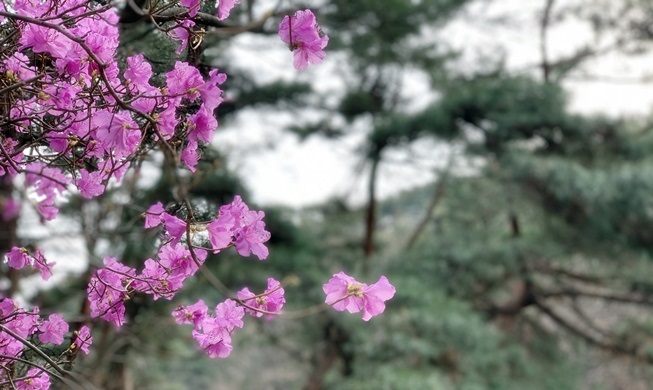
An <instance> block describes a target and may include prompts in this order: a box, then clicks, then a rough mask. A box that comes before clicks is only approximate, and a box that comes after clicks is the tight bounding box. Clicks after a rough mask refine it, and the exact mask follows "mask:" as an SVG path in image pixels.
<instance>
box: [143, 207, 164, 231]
mask: <svg viewBox="0 0 653 390" xmlns="http://www.w3.org/2000/svg"><path fill="white" fill-rule="evenodd" d="M164 212H165V209H164V208H163V204H161V202H156V203H155V204H153V205H152V206H150V208H148V209H147V211H146V212H145V213H144V216H145V228H146V229H147V228H152V227H156V226H159V225H161V224H162V223H163V220H162V219H161V217H162V215H163V213H164Z"/></svg>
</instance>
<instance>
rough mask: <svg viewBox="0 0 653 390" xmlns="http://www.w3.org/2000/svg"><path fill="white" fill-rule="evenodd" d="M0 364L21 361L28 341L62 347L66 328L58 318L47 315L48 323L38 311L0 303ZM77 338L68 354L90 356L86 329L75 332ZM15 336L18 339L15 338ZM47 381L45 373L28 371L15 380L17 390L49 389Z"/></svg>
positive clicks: (6, 302)
mask: <svg viewBox="0 0 653 390" xmlns="http://www.w3.org/2000/svg"><path fill="white" fill-rule="evenodd" d="M0 326H1V327H2V331H0V356H2V357H0V364H3V365H5V364H9V363H12V362H13V360H14V359H15V358H20V357H21V356H22V355H23V353H24V352H26V351H27V350H28V349H29V348H28V346H27V345H26V344H25V343H26V341H25V340H28V339H33V340H38V341H39V342H41V343H43V344H54V345H62V344H64V342H65V339H66V335H67V334H68V332H69V326H68V323H67V322H66V321H64V319H63V317H62V316H61V315H60V314H57V313H54V314H50V315H49V316H48V317H47V319H45V318H43V317H42V316H41V315H40V314H39V309H38V308H33V309H32V310H25V309H22V308H21V307H20V306H19V305H18V304H17V303H16V302H15V301H14V300H12V299H10V298H3V299H1V300H0ZM75 335H76V338H74V337H73V338H74V340H71V343H70V345H69V347H68V348H69V350H70V351H73V350H78V349H79V350H82V352H84V353H85V354H88V353H89V347H90V346H91V344H92V342H93V338H92V337H91V334H90V329H89V328H88V326H82V327H81V329H80V330H79V331H78V332H75ZM16 336H18V337H16ZM49 387H50V378H49V376H48V375H47V373H45V372H43V370H40V369H38V368H34V369H31V370H29V371H28V372H27V374H26V375H25V376H24V377H22V378H19V379H17V380H16V388H18V389H48V388H49Z"/></svg>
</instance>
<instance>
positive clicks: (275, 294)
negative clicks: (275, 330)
mask: <svg viewBox="0 0 653 390" xmlns="http://www.w3.org/2000/svg"><path fill="white" fill-rule="evenodd" d="M284 293H285V291H284V289H283V287H281V283H279V281H277V280H275V279H273V278H268V288H267V289H266V290H265V292H264V293H262V294H259V295H255V294H254V293H253V292H251V291H249V288H247V287H245V288H243V289H242V290H240V291H239V292H238V294H237V296H238V299H239V300H240V301H241V302H242V303H244V304H245V305H247V306H245V311H247V312H248V313H249V314H251V315H253V316H254V317H261V316H262V315H263V314H267V317H266V318H270V317H271V314H279V312H280V311H281V309H282V308H283V305H284V304H285V303H286V298H284V296H283V294H284ZM264 312H267V313H264Z"/></svg>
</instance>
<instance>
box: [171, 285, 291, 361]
mask: <svg viewBox="0 0 653 390" xmlns="http://www.w3.org/2000/svg"><path fill="white" fill-rule="evenodd" d="M237 295H238V298H237V299H235V300H234V299H226V300H225V301H224V302H221V303H219V304H218V305H217V306H216V307H215V315H209V314H208V307H207V306H206V304H204V301H202V300H199V301H198V302H197V303H195V304H193V305H190V306H179V307H178V308H177V309H176V310H174V311H173V312H172V316H173V317H174V318H175V321H176V322H177V324H180V325H181V324H192V325H193V327H194V329H193V333H192V334H193V338H194V339H195V340H196V341H197V342H198V344H199V346H200V348H202V349H203V350H204V352H205V353H206V354H207V355H208V356H209V357H212V358H215V357H220V358H226V357H228V356H229V355H230V354H231V351H232V350H233V346H232V344H231V337H232V335H233V333H234V330H235V329H236V328H241V329H242V327H243V317H244V316H245V312H247V313H249V314H251V315H253V316H255V317H260V316H261V315H263V314H266V315H268V316H273V315H277V314H279V312H280V311H281V309H282V308H283V305H284V303H285V302H286V300H285V298H284V296H283V295H284V290H283V288H282V287H281V283H279V281H277V280H275V279H272V278H269V279H268V288H267V289H266V290H265V292H263V293H262V294H258V295H255V294H254V293H252V292H250V291H249V289H248V288H247V287H245V288H243V289H242V290H241V291H239V292H238V294H237Z"/></svg>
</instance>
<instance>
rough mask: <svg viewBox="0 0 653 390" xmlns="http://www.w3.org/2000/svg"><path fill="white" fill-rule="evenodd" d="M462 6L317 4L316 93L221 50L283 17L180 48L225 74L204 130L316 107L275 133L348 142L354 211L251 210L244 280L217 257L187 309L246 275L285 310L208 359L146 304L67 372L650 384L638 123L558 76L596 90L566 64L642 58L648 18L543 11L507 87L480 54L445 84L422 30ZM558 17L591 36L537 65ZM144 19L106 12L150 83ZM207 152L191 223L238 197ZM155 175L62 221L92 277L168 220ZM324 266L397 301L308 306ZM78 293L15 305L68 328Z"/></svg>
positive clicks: (165, 63) (396, 382) (343, 385)
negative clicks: (357, 140) (150, 212)
mask: <svg viewBox="0 0 653 390" xmlns="http://www.w3.org/2000/svg"><path fill="white" fill-rule="evenodd" d="M131 3H132V2H130V4H131ZM145 3H146V2H144V1H139V0H136V1H134V2H133V4H134V5H135V6H139V7H144V6H146V4H145ZM477 3H479V1H471V0H430V1H429V0H421V1H419V0H418V1H410V0H391V1H378V0H377V1H371V0H370V1H368V0H359V1H346V0H331V1H328V2H324V4H323V5H322V6H321V7H318V8H317V9H316V13H317V14H318V17H319V18H320V20H321V24H322V26H323V28H324V29H325V31H326V32H327V33H328V35H329V37H330V42H329V46H328V48H327V49H328V53H329V54H328V55H329V56H333V57H334V58H335V60H334V61H337V67H338V74H337V75H334V76H333V77H336V78H340V79H342V85H344V86H345V89H344V90H342V91H340V93H339V94H336V95H335V96H325V95H324V94H323V93H321V92H320V89H319V88H315V84H314V83H308V82H303V81H293V80H290V81H289V79H288V78H280V79H279V80H274V81H266V82H261V81H260V80H259V79H258V78H257V75H255V74H251V73H250V72H248V71H247V70H245V69H243V68H241V67H239V65H238V64H237V63H229V62H228V58H226V57H225V56H224V55H223V53H225V52H226V51H227V50H228V49H229V47H230V45H233V44H234V43H233V42H234V39H233V38H234V37H236V36H240V35H241V34H251V35H259V36H270V35H274V34H275V28H276V25H275V23H276V21H277V19H275V17H279V16H281V15H284V14H285V13H288V12H290V11H289V10H291V9H297V8H301V7H302V6H303V5H304V4H302V3H300V2H294V1H287V2H281V5H280V6H278V5H276V4H268V3H265V2H257V1H255V0H243V4H242V5H241V6H240V7H237V8H235V9H234V11H233V12H234V13H235V18H234V20H238V21H239V22H240V24H239V25H227V24H224V25H219V26H216V29H214V30H210V31H209V32H208V33H207V34H206V35H203V36H202V35H201V34H199V35H198V36H202V39H201V40H199V41H198V42H197V45H192V47H191V48H189V49H187V51H185V52H183V53H182V54H181V58H184V59H186V60H189V61H191V62H193V63H194V64H197V65H200V66H201V65H202V64H206V65H207V69H208V65H210V64H223V63H226V64H227V66H226V67H225V69H221V70H223V71H226V72H227V73H228V75H229V81H228V82H227V85H226V86H225V90H227V91H228V96H229V101H228V102H226V103H225V104H223V105H222V106H220V109H219V112H218V118H219V120H220V121H221V126H225V125H228V124H229V121H230V119H231V118H233V117H234V116H236V115H238V113H239V112H241V111H242V110H244V109H246V108H248V107H268V108H270V107H271V108H273V109H275V110H291V111H301V110H311V112H313V113H316V115H313V116H312V117H310V118H307V117H302V116H299V120H298V121H297V123H295V125H294V126H292V127H291V128H289V130H290V131H292V132H293V133H294V134H296V135H298V136H299V137H301V138H308V137H313V136H317V137H322V138H325V139H329V140H331V142H334V143H337V142H339V140H340V138H341V137H343V136H345V135H347V133H348V132H349V131H350V130H349V129H352V128H356V129H362V130H361V131H362V132H364V137H362V139H363V140H364V141H363V143H362V144H361V145H360V148H359V154H360V159H361V161H362V162H363V163H364V166H365V168H366V171H365V172H366V175H367V178H366V182H367V185H366V188H367V198H366V204H365V205H364V206H362V207H354V206H350V205H348V204H347V202H345V201H344V200H339V199H334V200H332V201H329V202H326V203H325V204H322V205H317V206H314V207H311V208H307V209H303V210H293V209H284V208H277V209H269V210H266V213H267V220H268V227H269V230H270V231H271V233H272V241H271V250H270V253H271V255H270V258H269V259H268V260H267V261H266V262H265V263H262V264H260V265H259V267H258V269H260V273H259V274H255V275H252V268H251V267H245V266H242V263H241V262H242V260H238V259H237V258H236V257H235V256H233V257H232V258H230V257H229V256H220V258H219V259H218V258H209V259H208V260H207V262H206V264H207V265H209V266H210V267H211V270H212V271H213V273H214V274H215V275H218V276H219V278H220V281H219V283H220V284H219V285H218V286H217V287H218V288H214V287H216V281H215V280H202V279H201V278H200V280H198V281H196V282H195V284H194V285H192V286H191V288H190V289H189V291H188V292H186V294H187V299H188V302H192V301H194V300H196V299H197V298H207V296H209V295H211V294H213V295H215V297H216V299H217V297H218V296H219V295H224V294H226V293H227V292H228V291H229V290H234V289H237V288H238V287H239V286H241V285H242V283H243V281H244V280H245V279H246V278H249V279H251V278H252V277H254V278H258V280H259V282H260V283H261V285H263V284H264V283H265V278H266V277H267V276H269V275H275V276H278V277H279V278H280V279H281V278H284V277H285V283H286V285H287V288H286V291H287V296H288V301H289V302H288V314H287V315H286V316H285V317H283V316H282V317H281V318H278V319H275V320H274V321H270V322H257V323H256V325H255V326H252V327H250V328H249V329H250V330H247V329H246V330H244V331H243V333H241V334H240V335H239V337H238V339H237V340H235V345H236V348H235V350H234V353H233V355H232V357H231V358H230V359H229V360H227V361H219V362H216V361H213V360H209V359H206V358H205V357H204V356H202V355H201V354H199V353H196V351H195V350H194V349H193V344H192V343H191V342H189V341H188V340H184V339H183V338H184V337H188V336H184V335H183V331H182V330H180V329H178V327H177V326H175V325H174V323H173V321H172V317H171V316H170V311H171V310H172V309H173V308H171V307H170V306H169V305H168V304H167V302H160V301H157V302H152V301H150V300H139V299H134V300H133V301H131V302H130V304H129V306H128V311H129V313H128V315H129V317H130V323H129V325H128V327H126V328H125V329H122V330H121V332H115V331H114V330H113V329H112V327H111V326H109V325H107V324H101V325H98V326H97V328H96V333H97V335H96V337H97V339H96V340H98V341H97V344H96V346H95V350H96V353H95V355H92V356H91V357H89V359H88V360H86V361H82V362H81V363H82V364H80V367H79V369H80V370H82V371H83V372H84V373H86V374H87V375H88V376H89V377H90V378H92V380H93V382H94V383H95V384H96V385H97V386H98V387H100V388H107V389H131V388H136V389H186V388H188V389H194V388H206V389H209V388H216V389H217V388H220V389H225V388H226V389H230V388H234V389H236V388H241V389H263V388H279V389H288V388H297V389H311V390H312V389H513V388H514V389H523V388H529V389H566V388H588V389H589V388H592V389H593V388H600V387H599V385H602V386H604V387H605V388H606V389H612V388H629V389H630V388H632V389H635V388H646V387H647V383H649V382H652V379H653V378H652V376H653V373H652V372H651V370H650V368H649V367H650V364H651V362H652V361H653V345H652V344H651V337H652V336H653V322H652V317H651V307H652V306H653V277H652V276H651V275H652V271H653V269H652V268H653V267H652V264H653V263H652V262H653V253H652V252H651V248H653V212H652V211H651V210H652V209H651V207H652V205H653V198H652V195H651V190H653V170H652V168H651V167H652V165H651V163H652V161H651V153H650V150H652V148H653V136H652V134H651V131H650V129H651V124H650V123H649V119H646V118H644V119H612V118H607V117H601V116H587V115H579V114H574V113H572V112H570V111H569V108H568V95H567V92H566V87H565V82H566V81H567V80H569V79H572V78H593V77H599V76H598V75H596V74H594V73H593V72H592V71H591V70H592V69H591V67H588V65H587V64H588V63H589V61H591V60H592V59H594V58H596V57H597V56H601V55H604V54H606V53H608V52H610V53H623V54H624V55H641V54H642V53H646V52H647V51H648V50H649V46H650V44H651V39H652V38H653V35H652V33H651V26H652V25H653V23H651V22H652V21H653V5H651V4H649V3H648V2H646V1H629V0H620V1H612V0H603V1H601V0H583V1H576V2H566V1H562V0H560V1H554V0H544V1H542V4H541V9H540V10H539V11H538V15H537V22H538V26H537V28H538V29H539V36H540V42H539V43H537V45H539V51H540V54H541V61H540V62H539V63H537V64H535V65H534V66H533V67H532V68H530V69H528V70H526V71H519V72H517V71H514V70H513V69H509V68H508V67H507V66H505V63H504V61H503V59H502V58H501V57H500V55H498V56H497V58H494V59H493V61H488V62H487V63H483V64H475V66H473V67H471V68H465V69H461V68H458V67H457V66H456V64H459V62H458V58H459V57H458V54H459V53H456V52H455V51H453V50H451V49H450V48H449V47H447V46H446V45H444V44H443V43H442V42H441V41H440V35H439V32H440V31H441V28H442V27H444V26H445V25H446V24H447V23H448V22H449V21H451V20H452V18H454V17H455V16H456V15H458V14H459V13H460V12H464V10H465V7H467V6H469V5H470V4H471V5H474V4H477ZM480 3H483V2H482V1H481V2H480ZM207 6H208V5H207ZM275 6H276V7H275ZM273 16H274V17H273ZM572 18H574V19H575V20H578V21H579V22H581V23H586V24H587V25H589V26H590V27H591V29H593V31H594V32H595V34H596V35H595V38H596V39H594V40H592V41H591V42H588V43H587V45H583V46H581V47H580V48H579V49H578V50H577V51H575V52H573V53H570V54H567V55H564V56H560V57H555V56H553V54H552V53H551V48H550V47H549V46H548V43H547V42H548V40H547V39H548V38H547V37H548V34H549V31H550V29H551V28H553V26H555V24H556V23H563V22H564V21H565V20H568V19H572ZM150 23H151V21H148V20H143V19H142V18H140V17H139V14H138V12H135V11H134V9H132V8H130V6H126V7H125V8H124V11H123V13H122V26H123V33H122V47H121V49H122V50H123V52H124V54H125V56H127V55H131V54H133V53H139V52H143V53H144V54H145V56H146V58H148V59H149V60H150V62H152V64H153V65H155V66H159V67H160V69H159V70H160V71H163V70H166V69H169V68H170V66H171V64H172V63H173V62H174V60H175V57H174V56H172V55H170V56H169V57H166V55H167V54H163V53H173V52H174V48H173V47H172V44H171V43H170V41H169V40H168V39H167V38H165V37H163V36H161V35H160V34H158V32H157V31H155V30H154V29H153V28H152V26H151V24H150ZM198 39H199V38H198ZM164 48H165V50H164ZM410 77H422V78H419V80H426V81H425V82H426V83H427V84H428V85H427V87H428V90H430V91H431V92H432V93H433V95H434V98H433V99H432V101H431V102H430V104H427V105H426V106H425V107H423V108H420V109H419V110H414V109H413V108H412V107H411V101H410V99H408V98H407V97H410V95H411V91H410V87H409V85H410V83H409V82H408V80H407V79H408V78H410ZM318 82H319V81H318ZM243 131H245V129H244V130H243ZM424 140H431V141H434V142H437V143H442V144H444V145H447V146H448V149H447V150H449V152H448V154H447V155H444V156H443V155H434V156H433V159H434V160H441V161H443V162H444V163H443V164H440V165H441V166H442V168H441V169H440V170H439V171H438V172H437V175H436V176H437V177H436V180H435V181H434V183H432V184H431V185H428V186H425V187H423V188H417V189H414V190H410V191H407V192H404V193H402V194H400V195H398V196H396V197H394V198H392V199H388V200H385V201H382V202H381V201H379V199H378V193H377V188H378V180H379V175H378V172H379V167H380V166H381V165H382V164H384V163H386V156H387V154H388V151H391V150H401V149H407V148H409V147H410V146H411V145H413V144H415V143H418V142H423V141H424ZM215 146H216V147H215V149H213V148H207V149H206V150H205V151H204V155H203V159H202V160H201V162H200V166H199V167H198V173H197V174H195V175H193V176H192V177H191V178H190V179H189V183H190V184H189V185H190V194H191V197H192V200H193V203H194V204H198V205H202V206H203V207H205V208H206V210H205V211H206V213H207V215H208V214H209V212H210V211H211V210H210V209H209V207H210V205H214V204H220V203H224V202H227V201H228V200H230V199H231V198H232V197H233V195H234V194H236V193H238V194H243V193H244V192H245V193H246V189H244V188H243V187H244V186H243V184H242V182H241V178H239V177H238V176H237V175H236V173H234V172H232V171H230V169H229V168H228V165H227V162H226V157H225V153H224V152H225V151H223V150H220V145H215ZM435 153H436V151H434V154H435ZM438 153H439V152H438ZM162 165H163V163H162V162H161V161H147V162H145V163H144V164H143V167H142V170H140V171H137V174H139V175H142V176H144V177H148V178H149V179H150V180H149V182H150V183H149V185H147V186H145V187H136V186H135V185H134V186H133V187H131V188H127V189H125V190H123V191H124V192H123V193H117V192H115V191H114V192H113V193H111V192H109V193H107V194H106V195H103V196H102V197H100V198H99V199H98V200H93V201H86V200H81V199H80V200H79V201H78V202H72V203H71V204H69V205H68V209H69V218H70V219H71V221H72V222H74V223H76V224H78V226H80V232H81V233H82V234H83V238H84V242H85V245H86V249H87V251H88V253H89V254H90V258H91V259H93V260H92V265H97V264H99V259H101V258H102V257H103V256H104V255H105V252H106V251H107V248H108V247H110V248H111V251H112V254H113V255H115V256H116V257H120V258H121V259H122V260H123V261H124V262H125V264H128V265H137V264H139V263H140V262H142V261H143V259H146V258H147V257H149V256H151V255H152V254H151V251H152V247H153V245H150V244H151V243H152V242H154V240H155V238H156V237H154V236H153V235H152V234H149V233H147V232H143V231H142V229H140V226H141V220H140V219H139V218H140V213H141V212H142V211H143V210H145V209H146V208H147V206H149V205H150V204H151V203H152V200H153V199H155V198H156V199H160V200H164V199H165V198H166V196H167V200H168V206H170V207H175V205H174V201H173V200H174V196H173V195H174V191H175V190H176V189H175V188H174V186H171V184H170V183H171V180H170V179H169V177H167V175H168V174H169V173H168V172H169V170H167V169H166V167H165V166H162ZM134 183H136V180H135V179H134ZM166 194H167V195H166ZM288 196H289V197H290V198H292V196H293V194H288ZM125 199H128V201H125ZM164 203H165V202H164ZM118 252H121V255H119V253H118ZM340 269H345V270H348V271H351V272H354V273H357V274H360V275H364V276H366V277H368V278H369V279H370V281H372V280H371V279H374V280H376V278H378V275H380V274H386V275H388V276H389V277H390V278H391V279H392V280H393V282H394V283H395V285H396V286H397V296H396V297H395V300H394V301H393V302H391V303H390V304H389V307H388V310H387V312H386V314H385V315H384V317H385V318H383V319H382V320H381V319H375V320H372V321H371V322H370V323H361V322H360V319H358V318H353V316H346V315H345V316H343V315H333V313H328V312H322V311H319V310H318V309H315V307H314V305H316V304H319V303H321V302H322V299H323V293H322V289H321V284H322V283H323V281H324V280H325V277H327V276H328V275H330V273H333V272H336V271H337V270H340ZM89 272H90V271H89ZM254 272H259V271H254ZM87 278H88V274H87V275H82V276H80V277H79V278H78V279H71V280H68V281H66V282H65V283H64V284H62V285H60V286H59V287H58V288H57V291H56V293H53V291H48V292H47V293H44V294H41V295H39V296H38V297H36V298H35V299H36V300H37V301H39V302H40V304H41V307H42V308H47V307H55V306H57V307H61V306H65V307H66V308H68V309H69V310H70V311H71V312H79V309H78V307H79V306H80V302H82V300H83V297H84V294H83V292H84V289H85V286H86V283H87ZM211 283H213V285H212V286H211ZM12 288H17V287H16V286H15V285H12ZM307 307H308V309H306V308H307ZM82 314H84V313H83V312H82ZM300 319H301V321H300ZM152 329H156V330H157V332H156V333H155V332H153V331H152ZM252 329H253V330H252ZM597 367H598V368H597ZM253 373H255V374H253ZM606 373H607V374H606ZM266 386H267V387H266ZM636 386H640V387H636Z"/></svg>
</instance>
